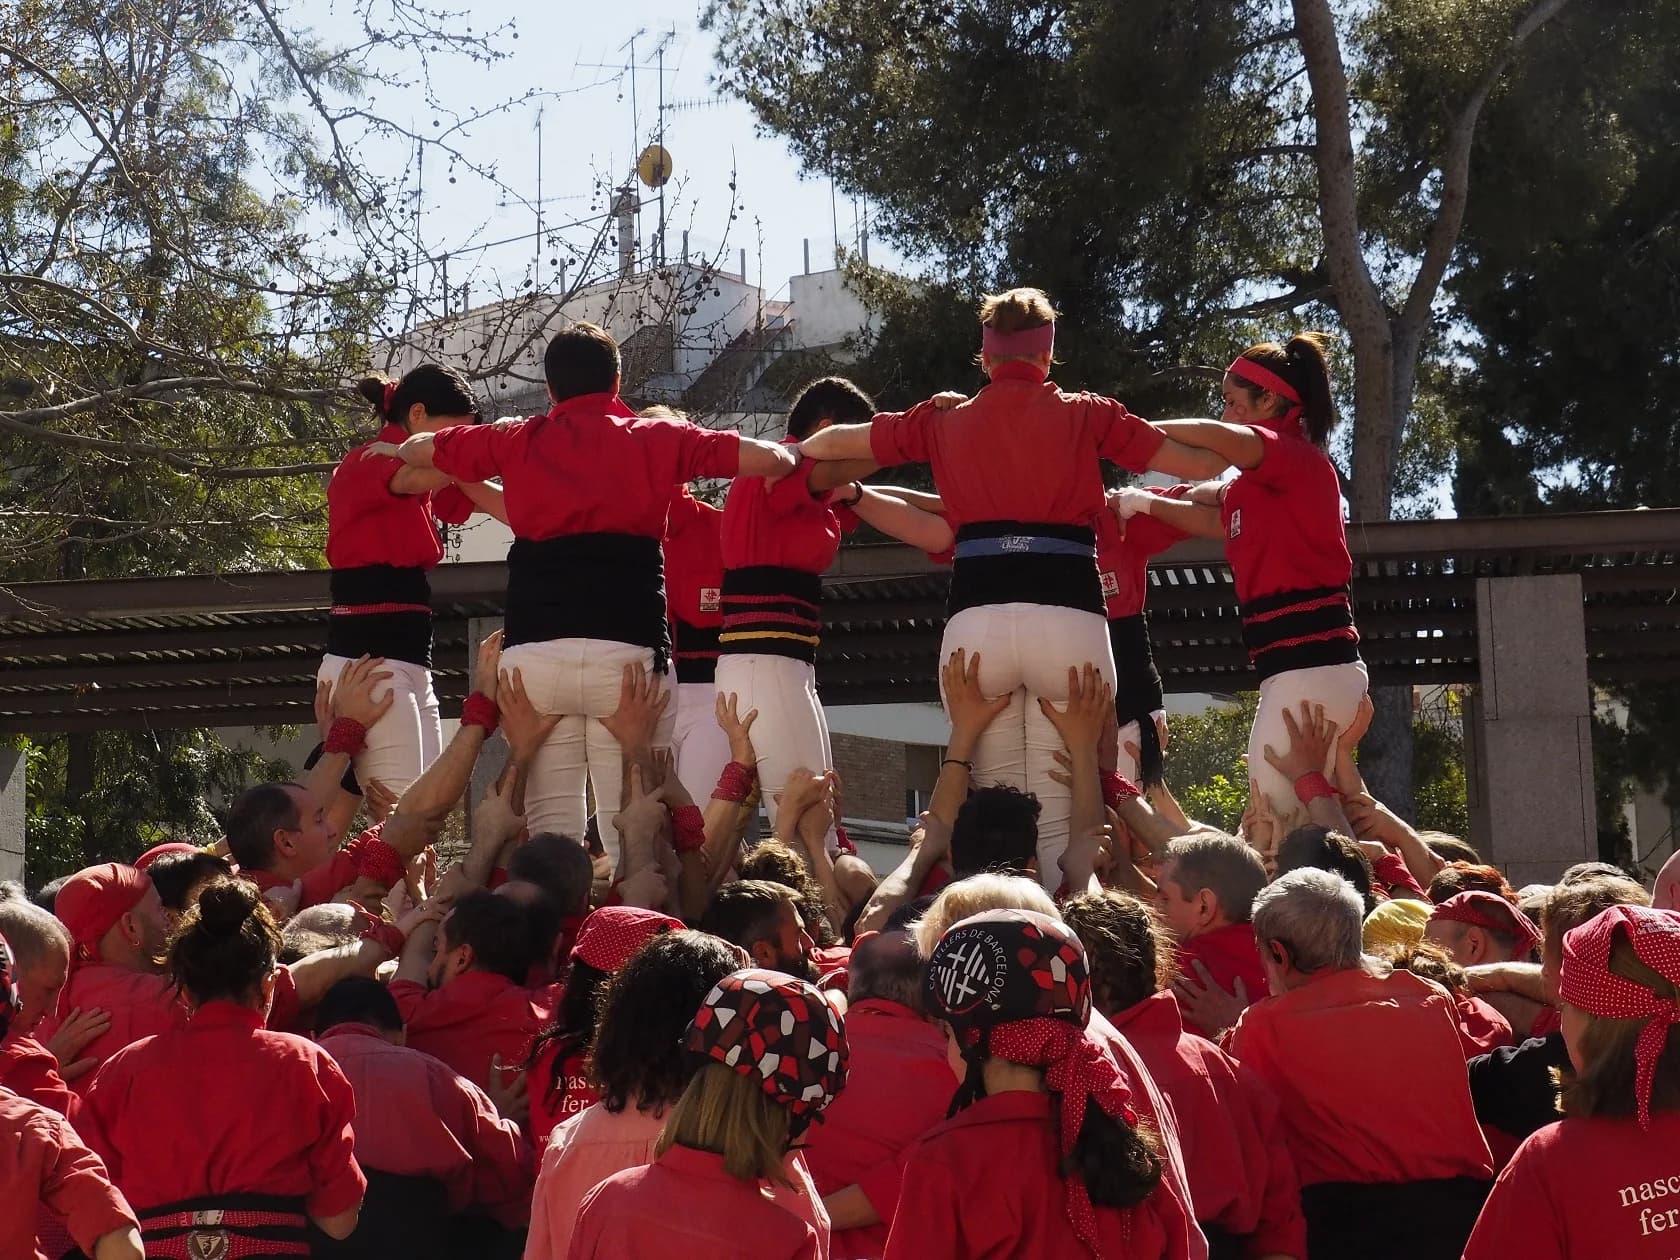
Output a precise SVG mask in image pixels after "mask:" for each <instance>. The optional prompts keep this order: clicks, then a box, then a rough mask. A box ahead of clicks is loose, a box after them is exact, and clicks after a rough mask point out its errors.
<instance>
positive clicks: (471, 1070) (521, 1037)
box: [391, 971, 554, 1089]
mask: <svg viewBox="0 0 1680 1260" xmlns="http://www.w3.org/2000/svg"><path fill="white" fill-rule="evenodd" d="M391 996H392V997H394V998H396V1000H397V1009H398V1010H400V1011H401V1012H402V1017H403V1023H405V1024H406V1025H408V1044H409V1045H411V1046H413V1047H414V1048H415V1049H416V1050H421V1051H424V1052H425V1053H427V1054H429V1055H432V1056H433V1057H434V1058H439V1059H442V1060H443V1061H444V1062H445V1063H447V1064H448V1065H449V1066H450V1067H452V1068H454V1069H455V1070H456V1071H457V1072H459V1073H460V1074H461V1075H462V1076H464V1077H466V1078H467V1079H468V1080H469V1081H471V1082H472V1083H473V1084H474V1085H477V1086H478V1087H479V1088H480V1089H483V1088H485V1087H486V1086H487V1085H488V1084H489V1082H490V1060H491V1059H492V1058H495V1057H498V1056H499V1057H500V1058H501V1061H502V1066H503V1067H504V1068H506V1069H507V1070H508V1071H512V1070H513V1069H515V1068H517V1067H518V1066H519V1065H520V1064H521V1063H523V1062H525V1059H526V1056H527V1055H529V1054H530V1053H531V1042H532V1041H533V1040H535V1039H536V1035H537V1033H538V1032H540V1031H541V1030H542V1028H543V1026H544V1025H545V1024H547V1023H548V1021H549V1020H550V1019H551V1018H552V1017H553V1014H554V1012H553V1010H552V1009H550V1008H547V1007H544V1006H540V1005H538V1003H537V1001H536V995H535V994H533V993H532V992H531V991H530V990H529V989H526V988H523V987H521V986H520V985H517V984H515V983H514V982H513V981H512V980H509V979H508V978H507V977H506V976H498V975H495V974H494V973H492V972H488V971H468V972H463V973H462V974H461V975H458V976H456V977H455V978H454V979H452V980H451V981H450V982H449V983H448V984H446V985H444V986H443V987H442V988H438V989H427V988H426V986H425V985H422V984H416V983H415V982H414V981H412V980H393V981H392V982H391Z"/></svg>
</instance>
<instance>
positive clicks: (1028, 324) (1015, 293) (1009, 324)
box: [980, 289, 1056, 333]
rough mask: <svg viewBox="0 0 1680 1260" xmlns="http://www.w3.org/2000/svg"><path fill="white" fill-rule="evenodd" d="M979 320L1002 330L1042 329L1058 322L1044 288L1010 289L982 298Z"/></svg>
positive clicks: (1009, 331)
mask: <svg viewBox="0 0 1680 1260" xmlns="http://www.w3.org/2000/svg"><path fill="white" fill-rule="evenodd" d="M980 322H981V323H982V324H985V325H986V326H987V327H988V328H995V329H996V330H997V331H998V332H1001V333H1012V332H1021V331H1023V330H1024V329H1028V328H1042V327H1044V325H1046V324H1053V323H1055V322H1056V308H1055V307H1054V306H1052V305H1051V304H1050V299H1049V298H1048V297H1046V296H1045V293H1044V290H1043V289H1010V290H1008V291H1007V292H1004V293H989V294H987V295H986V296H985V297H983V298H981V299H980Z"/></svg>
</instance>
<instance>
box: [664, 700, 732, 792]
mask: <svg viewBox="0 0 1680 1260" xmlns="http://www.w3.org/2000/svg"><path fill="white" fill-rule="evenodd" d="M744 711H745V710H743V712H744ZM671 751H672V752H673V753H674V754H676V758H677V778H678V780H679V781H680V782H681V783H682V785H683V788H684V789H685V790H686V791H687V792H688V794H689V795H690V796H692V797H693V798H694V803H695V804H696V805H698V806H699V807H700V808H701V809H702V810H704V809H705V808H706V802H707V801H709V800H711V799H712V793H713V792H714V791H715V790H716V789H717V784H718V776H719V775H721V774H722V773H723V768H724V767H725V766H726V765H728V764H729V737H728V736H727V735H725V734H724V733H723V727H721V726H719V725H718V720H717V686H716V685H715V684H713V683H709V682H687V683H678V684H677V720H676V726H675V728H674V729H673V730H672V732H671Z"/></svg>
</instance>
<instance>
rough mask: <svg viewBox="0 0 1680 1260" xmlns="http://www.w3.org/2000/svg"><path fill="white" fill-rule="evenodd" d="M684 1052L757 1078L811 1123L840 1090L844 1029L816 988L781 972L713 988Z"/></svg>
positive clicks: (728, 980) (744, 974) (744, 976)
mask: <svg viewBox="0 0 1680 1260" xmlns="http://www.w3.org/2000/svg"><path fill="white" fill-rule="evenodd" d="M684 1040H685V1044H686V1045H687V1046H688V1048H689V1049H690V1050H692V1051H693V1052H694V1053H696V1054H701V1055H704V1056H706V1057H707V1058H708V1059H715V1060H716V1061H717V1062H719V1063H722V1064H724V1065H725V1066H727V1067H731V1068H733V1069H735V1071H737V1072H739V1073H740V1074H741V1075H742V1076H756V1077H758V1078H759V1080H760V1081H761V1082H762V1084H763V1087H764V1092H765V1093H767V1094H769V1095H770V1097H772V1098H774V1099H775V1100H776V1101H777V1102H779V1103H781V1104H782V1106H784V1107H786V1108H787V1109H788V1111H789V1112H791V1113H792V1114H793V1115H795V1116H814V1115H816V1114H817V1113H819V1112H820V1111H822V1109H823V1108H824V1107H826V1106H828V1104H829V1103H831V1102H833V1101H834V1096H835V1095H836V1094H838V1093H839V1092H840V1091H841V1089H843V1088H844V1087H845V1084H846V1066H847V1063H848V1061H849V1058H850V1056H849V1053H848V1051H847V1048H846V1026H845V1024H844V1023H842V1022H841V1019H840V1016H839V1015H838V1014H836V1013H835V1010H834V1008H833V1007H831V1006H830V1005H829V1004H828V1003H827V1002H825V1001H824V1000H823V996H822V994H821V993H819V992H818V991H817V989H816V988H815V986H813V985H810V984H807V983H806V982H805V981H803V980H798V979H795V978H794V977H793V976H789V975H784V974H782V973H781V972H779V971H761V970H749V971H737V972H735V973H733V974H732V975H727V976H725V977H724V978H723V979H722V980H719V981H718V982H717V984H716V985H715V986H714V987H713V989H712V991H711V992H710V993H708V994H707V995H706V1000H705V1001H704V1002H702V1003H701V1005H700V1010H699V1012H698V1013H697V1014H696V1015H695V1016H694V1020H693V1022H692V1023H690V1024H689V1026H688V1033H687V1035H686V1037H685V1039H684Z"/></svg>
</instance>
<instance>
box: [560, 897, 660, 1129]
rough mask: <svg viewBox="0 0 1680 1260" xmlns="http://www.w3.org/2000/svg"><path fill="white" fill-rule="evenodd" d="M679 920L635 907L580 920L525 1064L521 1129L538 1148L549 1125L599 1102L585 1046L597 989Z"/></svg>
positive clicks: (616, 908) (591, 1033) (591, 1028)
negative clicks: (552, 1004)
mask: <svg viewBox="0 0 1680 1260" xmlns="http://www.w3.org/2000/svg"><path fill="white" fill-rule="evenodd" d="M682 926H683V925H682V921H681V920H680V919H673V918H672V917H671V916H670V915H668V914H661V913H659V911H657V910H643V909H641V908H640V907H639V906H602V907H601V908H600V909H599V910H596V911H594V912H593V913H591V914H590V916H589V917H588V918H586V919H585V920H584V921H583V926H582V927H580V928H579V929H578V937H577V944H575V945H574V946H572V965H571V968H570V969H569V970H568V971H567V973H566V978H565V996H564V997H563V998H561V1000H560V1005H559V1007H558V1009H557V1010H556V1011H555V1018H554V1022H553V1023H552V1024H550V1025H549V1026H548V1027H546V1028H544V1029H543V1030H542V1032H540V1033H538V1034H537V1039H536V1043H535V1044H534V1045H533V1046H532V1048H531V1054H530V1057H529V1060H528V1061H527V1068H528V1073H529V1074H528V1077H527V1080H528V1082H529V1083H528V1085H527V1089H528V1091H529V1093H530V1099H531V1120H530V1123H529V1124H528V1125H526V1131H527V1132H528V1133H529V1134H530V1137H531V1141H533V1142H534V1143H536V1145H537V1147H538V1149H539V1150H540V1149H541V1148H542V1147H544V1146H546V1145H547V1144H548V1135H549V1134H550V1133H551V1132H552V1131H553V1130H554V1126H555V1125H557V1124H560V1123H562V1122H564V1121H566V1120H569V1119H571V1118H572V1117H573V1116H575V1115H577V1114H578V1112H580V1111H582V1110H583V1109H584V1108H585V1107H588V1106H590V1105H591V1104H593V1103H596V1102H598V1101H599V1100H600V1095H599V1094H598V1093H597V1092H596V1090H595V1087H594V1086H593V1085H591V1084H590V1081H589V1054H590V1048H589V1047H590V1043H591V1042H592V1041H593V1040H594V1037H595V1016H596V1012H597V1010H598V1009H599V1001H598V999H599V997H600V993H601V987H602V986H603V985H604V984H605V983H606V982H607V981H608V980H609V979H611V978H612V977H613V976H614V975H615V974H617V973H618V972H619V971H620V970H622V969H623V967H624V965H625V964H626V963H628V962H629V961H630V960H631V959H632V958H633V957H635V955H636V953H637V951H639V950H640V949H641V948H642V947H643V946H644V945H646V944H647V943H648V942H649V941H651V940H653V939H654V937H656V936H660V935H663V934H664V933H666V932H680V931H682Z"/></svg>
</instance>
